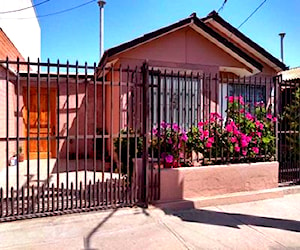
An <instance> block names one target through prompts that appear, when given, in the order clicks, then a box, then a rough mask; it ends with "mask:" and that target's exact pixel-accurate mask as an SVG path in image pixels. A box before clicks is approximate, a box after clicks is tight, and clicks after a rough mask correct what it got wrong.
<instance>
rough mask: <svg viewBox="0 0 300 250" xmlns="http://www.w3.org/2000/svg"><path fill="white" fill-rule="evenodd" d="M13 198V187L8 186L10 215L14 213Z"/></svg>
mask: <svg viewBox="0 0 300 250" xmlns="http://www.w3.org/2000/svg"><path fill="white" fill-rule="evenodd" d="M14 208H15V199H14V188H13V187H11V188H10V215H11V216H14V215H15V209H14Z"/></svg>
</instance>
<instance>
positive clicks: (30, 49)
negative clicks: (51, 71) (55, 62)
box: [0, 0, 41, 61]
mask: <svg viewBox="0 0 300 250" xmlns="http://www.w3.org/2000/svg"><path fill="white" fill-rule="evenodd" d="M19 10H20V11H19ZM0 12H1V15H0V28H1V29H2V30H3V31H4V32H5V34H6V35H7V36H8V37H9V39H10V40H11V41H12V43H13V44H14V45H15V46H16V48H17V49H18V50H19V51H20V53H21V54H22V56H23V57H24V58H25V59H26V60H27V58H28V57H29V58H30V59H31V60H32V61H36V60H37V59H38V58H40V57H41V29H40V25H39V21H38V19H37V16H36V12H35V8H34V7H33V2H32V1H31V0H13V1H7V0H0ZM0 59H2V58H0Z"/></svg>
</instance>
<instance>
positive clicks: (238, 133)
mask: <svg viewBox="0 0 300 250" xmlns="http://www.w3.org/2000/svg"><path fill="white" fill-rule="evenodd" d="M233 134H234V135H240V134H241V132H240V131H239V130H238V129H234V130H233Z"/></svg>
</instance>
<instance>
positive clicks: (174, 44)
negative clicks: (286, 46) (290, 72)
mask: <svg viewBox="0 0 300 250" xmlns="http://www.w3.org/2000/svg"><path fill="white" fill-rule="evenodd" d="M145 61H147V64H148V65H149V67H150V68H153V69H156V70H161V71H162V72H164V71H165V72H169V73H170V72H171V71H174V72H176V71H187V72H191V71H193V72H194V73H200V74H202V73H205V74H206V75H209V74H211V75H212V76H218V77H222V78H223V79H230V78H231V79H232V78H233V77H235V78H238V77H241V78H242V77H250V76H256V77H264V78H272V77H273V76H276V75H277V74H278V72H280V71H282V70H285V69H286V66H285V65H284V64H283V63H282V62H281V61H279V60H278V59H277V58H275V57H274V56H272V55H271V54H270V53H268V52H267V51H266V50H265V49H263V48H262V47H261V46H259V45H258V44H256V43H255V42H253V41H252V40H251V39H249V38H248V37H246V36H245V35H244V34H242V33H241V32H240V31H239V30H238V29H236V28H234V27H233V26H232V25H230V24H229V23H228V22H226V21H225V20H224V19H222V18H221V17H220V16H219V15H218V14H217V13H216V12H215V11H213V12H211V13H210V14H209V15H208V16H207V17H205V18H201V19H200V18H198V17H197V16H196V14H195V13H193V14H191V15H190V16H189V17H188V18H186V19H183V20H181V21H179V22H176V23H174V24H171V25H169V26H167V27H164V28H161V29H158V30H156V31H153V32H151V33H148V34H145V35H143V36H141V37H139V38H136V39H134V40H132V41H129V42H126V43H124V44H121V45H118V46H116V47H113V48H111V49H108V50H107V51H105V52H104V55H103V57H102V59H101V61H100V63H99V67H100V69H101V68H103V67H114V68H115V69H117V68H119V66H120V65H122V66H123V67H127V65H129V67H130V68H135V67H137V68H140V67H142V65H143V63H144V62H145ZM101 75H102V71H101V70H100V71H99V76H101ZM123 79H125V77H123ZM114 81H116V82H118V81H119V79H118V76H115V77H114ZM166 81H167V85H168V86H167V88H166V90H165V91H167V93H165V94H168V96H170V94H171V93H170V89H171V86H170V78H167V79H166ZM226 85H227V83H222V84H220V83H219V88H216V87H212V93H211V96H212V97H215V96H216V95H218V94H219V98H217V99H216V98H212V99H211V104H212V105H211V106H212V110H215V109H214V108H213V107H214V105H217V106H218V109H220V108H219V105H218V103H220V98H225V95H224V94H223V97H220V93H221V92H222V88H227V86H226ZM246 87H247V86H246V85H245V84H243V83H242V82H241V83H240V84H230V86H228V89H229V91H228V92H229V94H230V92H234V93H235V94H236V95H240V94H241V95H244V94H245V92H246V91H247V88H246ZM250 88H251V91H252V92H253V93H255V95H257V96H256V98H255V99H256V100H257V101H264V102H267V101H268V100H266V99H267V97H266V93H270V92H271V90H270V89H267V88H268V87H267V86H258V84H257V85H251V86H250ZM111 89H113V90H111ZM248 89H249V88H248ZM111 91H112V92H113V93H112V95H111ZM175 91H178V92H180V91H181V90H175ZM204 91H206V90H204ZM214 91H217V92H219V93H215V92H214ZM223 93H224V91H223ZM124 94H126V93H124V91H121V95H124ZM202 94H203V93H202ZM203 95H205V94H203ZM111 96H113V97H112V98H113V99H115V98H118V96H119V90H118V87H116V86H115V87H112V88H111V87H109V86H107V88H106V100H110V99H111ZM218 99H219V100H218ZM224 103H226V102H224ZM164 108H166V107H164ZM187 108H188V107H187ZM225 109H226V108H224V109H223V111H220V110H219V112H222V113H224V110H225ZM119 112H120V110H119V109H118V107H115V109H114V111H113V113H114V114H113V117H117V116H118V114H119ZM106 114H107V117H106V118H107V119H106V120H107V121H108V123H107V124H106V129H107V130H108V132H110V130H111V129H110V128H111V125H110V123H109V115H110V111H109V110H107V111H106ZM202 118H203V117H202ZM123 125H125V126H126V124H123ZM113 127H114V128H115V131H113V132H114V133H117V128H118V126H113Z"/></svg>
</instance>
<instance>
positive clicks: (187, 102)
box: [149, 76, 203, 128]
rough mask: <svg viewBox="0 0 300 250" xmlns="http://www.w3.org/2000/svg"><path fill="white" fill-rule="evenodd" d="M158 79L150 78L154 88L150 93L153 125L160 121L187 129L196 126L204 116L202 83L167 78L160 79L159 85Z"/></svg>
mask: <svg viewBox="0 0 300 250" xmlns="http://www.w3.org/2000/svg"><path fill="white" fill-rule="evenodd" d="M158 79H159V77H158V76H150V84H151V85H152V86H153V90H152V89H151V88H150V91H149V95H150V97H149V100H150V105H151V107H152V108H151V112H150V113H151V114H150V118H151V119H152V124H153V125H158V121H159V120H160V121H165V122H168V123H172V122H173V123H177V124H179V125H180V126H182V127H185V128H188V127H190V126H192V125H196V122H197V121H198V119H199V117H201V114H202V111H201V104H200V103H201V102H200V100H201V98H202V94H201V91H202V81H201V80H200V79H197V78H193V79H192V78H191V77H176V76H174V77H171V76H166V77H160V83H158ZM159 88H160V89H159ZM159 94H160V97H159V98H160V99H159V100H158V95H159ZM158 108H160V110H159V109H158ZM202 108H203V107H202ZM159 112H160V119H158V114H159ZM151 115H152V116H151Z"/></svg>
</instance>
